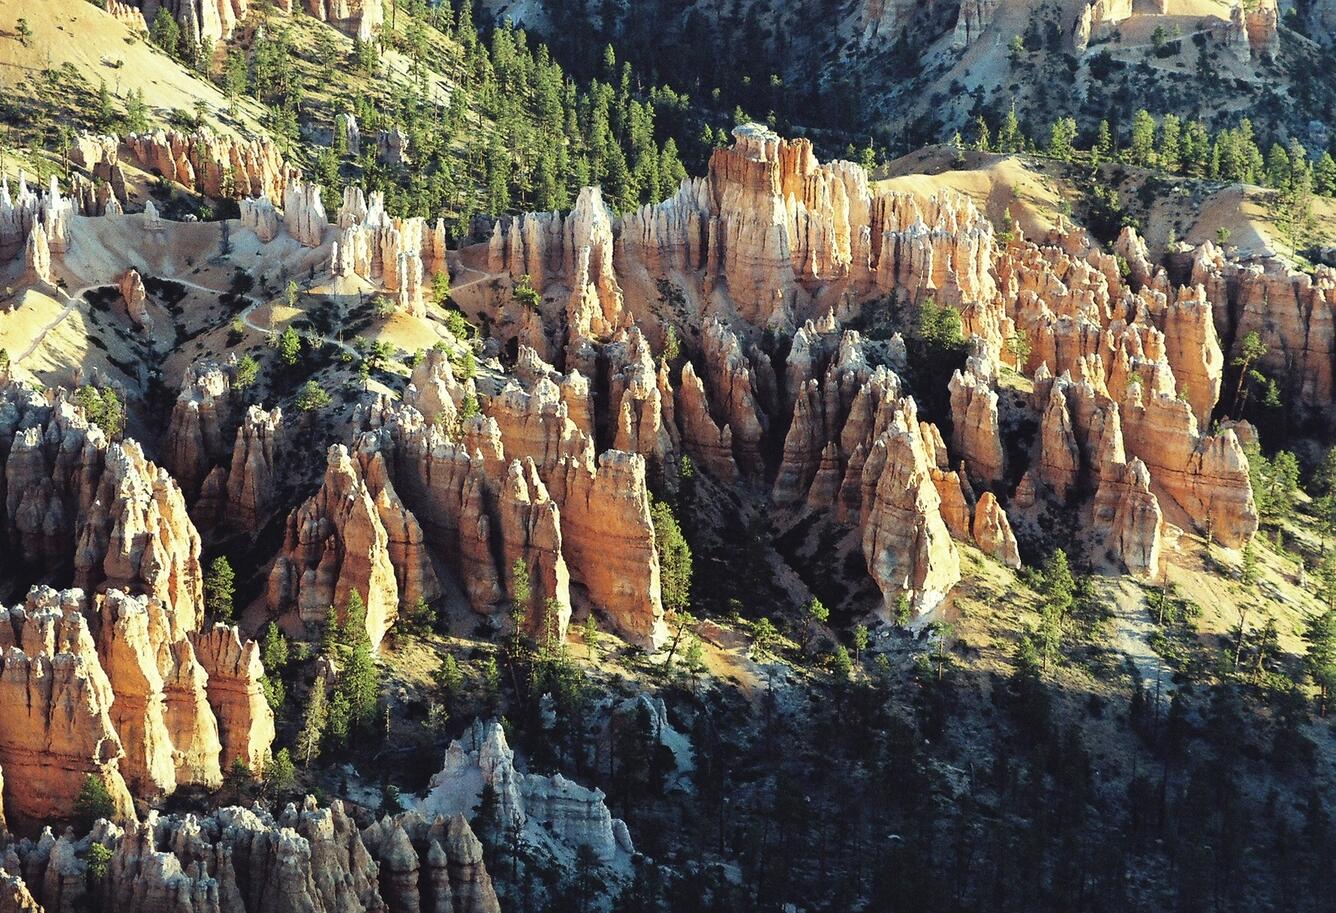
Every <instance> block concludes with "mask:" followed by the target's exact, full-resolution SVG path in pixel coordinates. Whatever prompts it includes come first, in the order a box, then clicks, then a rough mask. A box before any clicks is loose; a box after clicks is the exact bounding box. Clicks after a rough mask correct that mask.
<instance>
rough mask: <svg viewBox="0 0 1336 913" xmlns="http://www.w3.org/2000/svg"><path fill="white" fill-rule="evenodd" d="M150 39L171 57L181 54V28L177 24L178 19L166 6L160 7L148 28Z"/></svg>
mask: <svg viewBox="0 0 1336 913" xmlns="http://www.w3.org/2000/svg"><path fill="white" fill-rule="evenodd" d="M148 38H149V41H152V42H153V43H154V44H156V45H157V46H158V47H159V48H161V49H162V50H163V51H164V52H165V53H166V54H167V55H168V56H170V57H179V56H180V54H181V27H180V26H179V25H177V24H176V17H174V16H173V15H172V14H171V11H169V10H168V9H167V7H165V6H161V7H158V13H157V15H156V16H154V17H153V22H152V24H150V25H149V28H148Z"/></svg>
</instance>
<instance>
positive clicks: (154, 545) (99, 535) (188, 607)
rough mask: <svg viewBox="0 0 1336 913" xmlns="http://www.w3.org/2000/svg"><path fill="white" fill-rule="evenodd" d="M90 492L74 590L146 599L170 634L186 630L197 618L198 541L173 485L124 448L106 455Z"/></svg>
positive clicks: (200, 599) (135, 447)
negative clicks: (166, 620) (166, 621)
mask: <svg viewBox="0 0 1336 913" xmlns="http://www.w3.org/2000/svg"><path fill="white" fill-rule="evenodd" d="M95 492H96V493H95V495H94V497H93V500H92V503H91V504H89V505H88V506H87V509H86V511H85V514H84V516H83V518H82V520H81V522H80V524H79V531H78V535H77V542H76V546H75V555H74V576H75V582H76V583H77V585H78V586H80V587H82V588H83V589H84V590H87V591H105V590H107V589H110V588H117V589H122V590H125V591H127V592H130V593H135V594H144V595H148V596H151V597H154V598H156V599H158V600H159V601H160V602H161V603H162V605H163V606H164V607H165V608H166V609H167V610H168V611H169V612H170V613H171V615H172V622H173V624H174V625H175V626H176V627H177V628H179V629H180V630H193V629H194V628H195V627H197V626H198V624H199V620H200V619H201V618H202V617H203V612H204V584H203V573H202V571H201V569H200V560H199V556H200V538H199V533H198V532H197V531H196V530H195V525H194V523H192V522H191V520H190V517H189V516H188V515H187V513H186V504H185V498H184V497H183V495H182V493H181V489H180V488H179V487H178V486H177V484H176V482H175V480H173V479H172V477H171V476H170V475H169V474H168V473H167V471H166V470H165V469H160V468H159V467H157V466H155V465H154V464H153V463H151V462H149V461H148V460H146V459H145V458H144V451H143V449H142V448H141V447H140V446H139V444H138V443H136V442H135V441H132V440H125V441H120V442H117V443H114V444H112V445H111V446H110V447H108V448H107V452H106V461H105V468H104V469H103V472H102V476H101V478H100V480H99V481H98V484H97V488H96V489H95Z"/></svg>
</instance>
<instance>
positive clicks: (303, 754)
mask: <svg viewBox="0 0 1336 913" xmlns="http://www.w3.org/2000/svg"><path fill="white" fill-rule="evenodd" d="M328 723H329V698H328V696H327V695H326V694H325V680H324V678H322V677H321V676H320V675H316V677H315V681H314V682H312V683H311V690H310V693H309V694H308V695H307V699H306V712H305V713H304V714H303V715H302V728H301V731H300V732H298V733H297V743H296V748H297V757H298V758H300V759H301V762H302V766H303V767H310V766H311V762H312V761H314V760H315V759H316V758H318V757H319V756H320V741H321V739H322V738H323V737H324V733H325V727H326V725H327V724H328Z"/></svg>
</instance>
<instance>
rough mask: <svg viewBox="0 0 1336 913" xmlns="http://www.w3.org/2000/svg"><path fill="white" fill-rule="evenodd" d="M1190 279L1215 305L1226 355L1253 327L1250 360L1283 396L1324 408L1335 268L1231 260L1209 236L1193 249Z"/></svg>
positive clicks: (1332, 358) (1335, 346)
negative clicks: (1255, 349) (1256, 352)
mask: <svg viewBox="0 0 1336 913" xmlns="http://www.w3.org/2000/svg"><path fill="white" fill-rule="evenodd" d="M1191 282H1192V284H1193V285H1194V286H1195V285H1201V286H1202V287H1203V288H1204V290H1205V297H1206V300H1208V301H1210V302H1211V303H1212V304H1213V305H1214V309H1215V325H1216V329H1217V331H1218V332H1219V334H1220V338H1222V339H1228V340H1231V341H1232V342H1231V348H1230V350H1229V351H1228V352H1227V353H1226V355H1227V357H1228V358H1229V359H1231V360H1232V359H1233V358H1234V357H1236V356H1237V355H1238V354H1239V351H1240V348H1241V347H1242V345H1243V340H1244V339H1245V338H1246V337H1247V335H1248V334H1249V333H1257V335H1258V337H1259V339H1260V340H1261V342H1262V344H1263V345H1264V346H1265V347H1266V350H1267V351H1266V354H1265V355H1263V356H1262V358H1261V359H1260V360H1259V361H1258V363H1257V367H1259V368H1260V369H1261V370H1262V371H1263V372H1264V373H1265V374H1267V376H1269V377H1272V378H1274V379H1276V380H1277V381H1278V382H1280V383H1282V385H1283V386H1284V387H1285V388H1287V389H1288V390H1290V391H1292V393H1291V395H1290V397H1289V399H1288V400H1287V402H1289V403H1292V404H1293V405H1295V406H1298V407H1300V408H1303V409H1306V410H1313V409H1319V410H1321V409H1327V408H1329V406H1330V404H1331V402H1332V400H1333V398H1336V388H1334V387H1333V383H1332V365H1333V364H1334V363H1336V325H1334V324H1333V318H1332V314H1333V313H1334V312H1336V271H1334V270H1332V269H1331V268H1330V267H1325V266H1319V267H1318V268H1317V269H1316V270H1314V271H1313V273H1311V274H1308V273H1297V272H1294V271H1292V270H1291V269H1290V268H1289V267H1288V266H1287V265H1286V264H1285V263H1284V261H1282V260H1281V259H1280V258H1278V257H1271V256H1268V257H1262V258H1258V259H1253V260H1246V261H1238V260H1231V259H1228V258H1226V257H1225V256H1224V254H1223V253H1221V252H1220V250H1219V249H1218V248H1217V247H1216V246H1215V245H1214V244H1212V243H1211V242H1209V241H1208V242H1206V243H1205V244H1203V245H1201V247H1199V248H1197V250H1196V251H1195V252H1194V254H1193V262H1192V278H1191ZM1227 405H1229V406H1230V407H1231V408H1232V403H1227Z"/></svg>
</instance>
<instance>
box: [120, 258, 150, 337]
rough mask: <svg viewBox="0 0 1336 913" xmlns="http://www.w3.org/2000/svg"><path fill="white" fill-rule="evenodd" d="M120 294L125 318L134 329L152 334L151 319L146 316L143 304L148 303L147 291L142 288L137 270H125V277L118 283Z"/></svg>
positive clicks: (142, 281)
mask: <svg viewBox="0 0 1336 913" xmlns="http://www.w3.org/2000/svg"><path fill="white" fill-rule="evenodd" d="M118 287H119V288H120V292H121V304H122V305H123V306H124V308H125V316H127V317H129V318H130V320H131V321H132V322H133V323H134V325H135V326H136V327H138V328H139V329H140V330H143V331H144V332H145V333H151V332H153V318H152V317H150V316H149V315H148V309H147V308H146V307H145V304H146V303H147V301H148V289H146V288H145V287H144V279H143V277H141V276H140V275H139V272H138V271H137V270H133V269H131V270H126V272H125V275H124V276H122V277H121V281H120V282H119V283H118Z"/></svg>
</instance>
